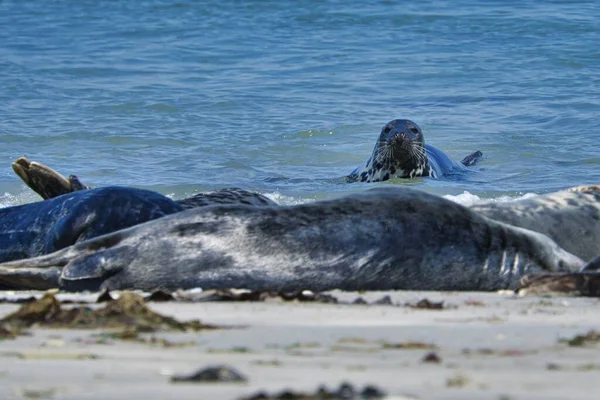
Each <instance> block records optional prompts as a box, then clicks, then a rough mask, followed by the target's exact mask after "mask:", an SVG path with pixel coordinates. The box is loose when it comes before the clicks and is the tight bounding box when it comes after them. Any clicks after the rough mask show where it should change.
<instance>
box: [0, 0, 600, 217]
mask: <svg viewBox="0 0 600 400" xmlns="http://www.w3.org/2000/svg"><path fill="white" fill-rule="evenodd" d="M598 21H600V6H599V3H598V2H597V1H596V2H590V1H545V2H538V1H486V2H483V1H469V0H457V1H454V2H441V1H423V0H419V1H408V2H403V4H401V5H398V4H397V3H396V2H391V1H379V2H373V1H368V2H367V1H365V2H358V1H355V2H351V3H349V2H346V1H309V0H297V1H276V2H275V1H273V2H269V1H231V0H224V1H223V0H222V1H218V2H217V1H210V2H207V1H205V2H201V1H186V0H181V1H158V0H149V1H127V0H123V1H100V2H98V1H75V0H72V1H52V2H49V1H45V0H44V1H42V0H31V1H27V2H22V1H10V0H9V1H0V26H1V27H2V29H0V88H2V90H0V205H11V204H17V203H21V202H24V201H31V200H33V199H35V198H36V197H35V196H34V195H32V194H30V193H29V191H28V189H27V188H26V187H25V186H24V185H23V184H21V183H20V181H19V180H18V179H17V178H16V176H14V175H13V173H12V170H11V169H10V162H11V161H12V160H13V159H15V158H16V157H18V156H21V155H27V156H28V157H29V158H31V159H34V160H39V161H41V162H43V163H46V164H47V165H49V166H51V167H53V168H55V169H57V170H59V171H61V172H63V173H64V174H70V173H73V174H76V175H78V176H79V177H80V178H81V179H82V180H83V181H84V182H86V183H88V184H91V185H96V186H99V185H108V184H119V185H133V186H138V187H143V188H149V189H154V190H158V191H160V192H162V193H165V194H169V195H173V196H175V197H182V196H185V195H186V194H190V193H193V192H195V191H198V190H207V189H214V188H220V187H230V186H238V187H243V188H247V189H253V190H257V191H260V192H262V193H267V194H269V195H270V196H272V197H274V198H276V199H277V200H279V201H280V202H282V203H295V202H298V201H306V200H307V199H317V198H324V197H329V196H333V195H338V194H340V193H346V192H352V191H359V190H364V189H365V188H367V187H372V186H374V185H375V184H360V183H356V184H340V183H338V182H336V181H335V180H332V178H336V177H340V176H343V175H346V174H348V173H349V172H351V171H352V170H353V169H354V168H355V167H356V166H357V165H358V164H359V163H361V162H363V161H364V160H366V158H367V157H368V156H369V154H370V153H371V150H372V147H373V145H374V143H375V140H376V138H377V136H378V134H379V131H380V129H381V127H382V126H383V125H384V124H385V123H386V122H388V121H389V120H392V119H395V118H409V119H412V120H413V121H415V122H416V123H417V124H419V125H420V126H421V128H422V129H423V131H424V133H425V138H426V141H427V142H428V143H430V144H433V145H435V146H437V147H439V148H441V149H443V150H445V151H446V152H447V153H448V154H450V155H451V156H452V157H454V158H455V159H461V158H462V157H463V156H465V155H467V154H468V153H470V152H472V151H474V150H481V151H482V152H483V153H484V155H485V158H484V160H483V161H482V162H481V163H480V164H479V165H478V166H477V167H476V168H474V171H473V172H472V173H470V174H468V175H467V176H465V177H463V178H461V179H458V180H456V179H454V180H440V181H434V180H432V179H416V180H412V181H403V180H395V181H392V182H388V183H382V184H380V185H385V184H395V185H410V186H413V187H417V188H420V189H423V190H427V191H431V192H434V193H439V194H461V193H463V192H464V191H467V192H468V193H470V194H473V195H476V196H479V197H484V198H496V197H499V196H504V195H509V196H519V195H521V194H525V193H542V192H547V191H551V190H556V189H560V188H564V187H568V186H573V185H579V184H586V183H600V152H599V150H598V147H599V145H600V131H599V129H598V122H599V120H600V46H599V45H598V44H599V43H600V23H599V22H598Z"/></svg>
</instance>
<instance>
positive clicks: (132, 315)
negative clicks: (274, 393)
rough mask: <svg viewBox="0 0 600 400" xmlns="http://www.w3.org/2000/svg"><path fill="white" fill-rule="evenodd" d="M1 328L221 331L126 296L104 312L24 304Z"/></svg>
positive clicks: (50, 299) (47, 299)
mask: <svg viewBox="0 0 600 400" xmlns="http://www.w3.org/2000/svg"><path fill="white" fill-rule="evenodd" d="M0 326H3V327H4V328H6V329H12V330H13V331H14V330H16V331H19V330H21V329H26V328H29V327H32V326H39V327H43V328H58V329H65V328H66V329H101V328H110V329H123V330H128V331H131V330H135V331H137V332H155V331H164V330H171V331H173V330H175V331H188V330H192V331H198V330H204V329H217V328H218V327H216V326H212V325H205V324H203V323H201V322H200V321H198V320H194V321H189V322H180V321H177V320H176V319H174V318H171V317H167V316H164V315H161V314H158V313H155V312H153V311H152V310H150V309H149V308H148V307H147V306H146V304H145V301H144V299H143V298H142V297H141V296H138V295H136V294H133V293H130V292H123V293H122V294H121V296H120V297H119V298H118V299H117V300H109V301H107V302H106V305H105V306H104V307H103V308H91V307H88V306H73V307H64V306H61V303H60V302H59V301H58V300H57V299H56V297H54V295H52V294H45V295H44V296H43V297H42V298H41V299H39V300H36V301H33V302H30V303H26V304H23V305H22V306H21V308H20V309H19V310H17V311H16V312H14V313H12V314H9V315H8V316H6V317H5V318H3V319H2V320H0Z"/></svg>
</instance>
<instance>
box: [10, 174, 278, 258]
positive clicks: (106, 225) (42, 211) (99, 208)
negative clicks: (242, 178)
mask: <svg viewBox="0 0 600 400" xmlns="http://www.w3.org/2000/svg"><path fill="white" fill-rule="evenodd" d="M39 182H46V181H39ZM43 186H44V187H50V186H49V185H43ZM47 193H53V192H51V191H49V192H47ZM214 204H247V205H253V206H264V205H274V204H275V203H274V202H273V201H271V200H269V199H267V198H266V197H264V196H261V195H259V194H257V193H251V192H248V191H245V190H241V189H224V190H218V191H215V192H211V193H199V194H196V195H194V196H192V197H189V198H187V199H183V200H178V201H174V200H171V199H169V198H168V197H166V196H163V195H161V194H159V193H156V192H152V191H149V190H142V189H134V188H127V187H118V186H113V187H111V186H107V187H102V188H97V189H88V190H80V191H76V192H73V193H67V194H64V195H62V196H58V197H54V198H51V199H49V200H45V201H40V202H35V203H29V204H24V205H20V206H14V207H6V208H0V262H4V261H10V260H17V259H21V258H29V257H35V256H38V255H41V254H47V253H50V252H53V251H56V250H59V249H62V248H64V247H67V246H70V245H72V244H75V243H77V242H80V241H83V240H86V239H90V238H93V237H96V236H100V235H103V234H106V233H110V232H115V231H118V230H119V229H123V228H127V227H130V226H133V225H137V224H141V223H143V222H146V221H150V220H153V219H155V218H159V217H163V216H165V215H169V214H173V213H176V212H180V211H183V210H185V209H189V208H196V207H203V206H208V205H214Z"/></svg>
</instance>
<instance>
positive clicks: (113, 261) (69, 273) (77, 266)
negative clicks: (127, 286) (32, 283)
mask: <svg viewBox="0 0 600 400" xmlns="http://www.w3.org/2000/svg"><path fill="white" fill-rule="evenodd" d="M136 256H137V249H136V248H135V247H133V246H120V247H116V248H114V249H103V250H100V251H98V252H95V253H91V254H87V255H85V256H83V257H80V258H77V259H75V260H73V261H72V262H70V263H69V264H68V265H67V266H66V267H65V268H64V269H63V270H62V274H61V275H60V287H61V289H63V290H67V291H70V292H79V291H83V290H90V291H98V290H99V289H100V288H101V287H102V283H103V282H105V281H106V280H107V279H108V278H110V277H111V276H114V275H116V274H118V273H119V272H121V271H122V270H123V268H125V267H126V266H127V265H128V264H130V263H131V262H132V261H133V260H134V259H135V257H136Z"/></svg>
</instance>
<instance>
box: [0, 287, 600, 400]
mask: <svg viewBox="0 0 600 400" xmlns="http://www.w3.org/2000/svg"><path fill="white" fill-rule="evenodd" d="M32 294H34V295H36V296H37V297H39V296H41V294H42V293H40V292H28V293H26V294H24V293H14V292H0V299H3V300H4V303H2V304H0V316H1V317H4V316H6V315H8V314H9V313H11V312H14V311H16V310H17V309H18V308H19V307H20V305H19V304H11V303H8V302H7V301H14V300H15V299H17V298H24V297H28V296H30V295H32ZM331 294H332V295H333V296H334V297H335V298H337V299H338V301H339V302H340V303H338V304H316V303H303V302H302V303H301V302H297V301H292V302H287V301H286V302H283V301H275V300H266V301H264V302H202V303H189V302H187V303H186V302H172V301H171V302H149V303H148V304H149V307H150V308H151V309H152V310H153V311H156V312H158V313H161V314H163V315H170V316H173V317H176V318H177V319H179V320H182V321H185V320H190V319H200V320H201V321H202V322H203V323H208V324H214V325H219V326H222V327H223V328H224V329H217V330H208V331H200V332H186V333H173V332H158V333H150V334H143V335H140V336H139V337H138V338H137V339H136V340H122V339H118V338H115V337H112V336H110V335H107V334H106V332H107V330H100V331H98V330H94V331H90V330H73V329H71V330H65V329H39V328H32V329H30V330H29V332H30V333H31V335H27V336H19V337H17V338H16V339H5V340H0V359H1V360H2V361H1V362H0V398H2V399H27V398H52V399H106V398H112V399H136V398H146V399H166V398H177V399H188V398H189V399H238V398H241V397H244V396H250V395H252V394H255V393H257V392H259V391H264V392H266V393H269V394H276V393H278V392H281V391H282V390H284V389H290V390H294V391H297V392H307V393H308V392H314V391H315V390H316V389H317V387H318V386H320V385H326V386H328V387H330V388H332V389H333V388H336V387H337V386H339V384H340V383H342V382H348V383H350V384H352V385H354V386H355V387H356V388H358V389H360V388H362V387H363V386H364V385H367V384H370V385H375V386H377V387H378V388H380V389H382V390H384V391H385V392H386V393H387V396H388V397H386V398H389V399H566V398H569V399H587V398H593V397H595V395H594V393H595V392H596V391H597V389H598V388H599V387H600V383H599V382H598V379H597V377H598V371H599V370H600V361H598V360H599V359H600V357H599V356H600V346H599V345H598V344H597V343H594V339H595V340H596V341H597V340H598V338H597V335H596V337H594V335H593V334H591V335H588V336H581V337H579V338H577V335H586V334H588V333H589V332H590V331H592V330H593V329H594V328H596V329H597V328H598V321H600V307H599V306H600V303H599V301H598V300H597V299H593V298H574V297H535V296H525V297H519V296H516V295H513V294H504V293H439V292H386V293H383V292H374V293H366V294H364V293H363V294H356V293H341V292H331ZM359 296H360V297H362V298H363V299H364V300H365V301H366V302H367V303H369V304H367V305H358V304H349V303H351V302H352V301H354V300H355V299H356V298H357V297H359ZM385 296H389V300H391V303H392V304H382V305H377V304H373V303H374V302H375V301H377V300H380V299H382V298H383V299H384V301H383V302H384V303H385V302H387V301H386V300H387V299H386V298H385ZM57 297H58V298H59V299H60V300H61V301H64V300H73V299H78V300H83V301H90V300H93V299H94V298H95V297H94V295H87V296H86V295H72V294H71V295H58V296H57ZM423 299H428V300H429V301H430V302H431V303H438V302H443V304H441V305H442V306H443V308H442V309H422V308H415V307H414V305H416V304H418V302H419V301H421V300H423ZM421 304H423V303H421ZM438 305H439V304H438ZM94 307H100V306H94ZM103 332H104V333H103ZM211 366H227V367H230V368H233V369H234V370H235V371H237V372H239V373H240V374H241V375H242V376H244V377H245V378H246V379H247V381H246V382H242V383H226V382H222V383H200V382H193V383H173V382H171V377H172V376H174V375H187V374H191V373H193V372H195V371H197V370H200V369H203V368H206V367H211Z"/></svg>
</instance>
